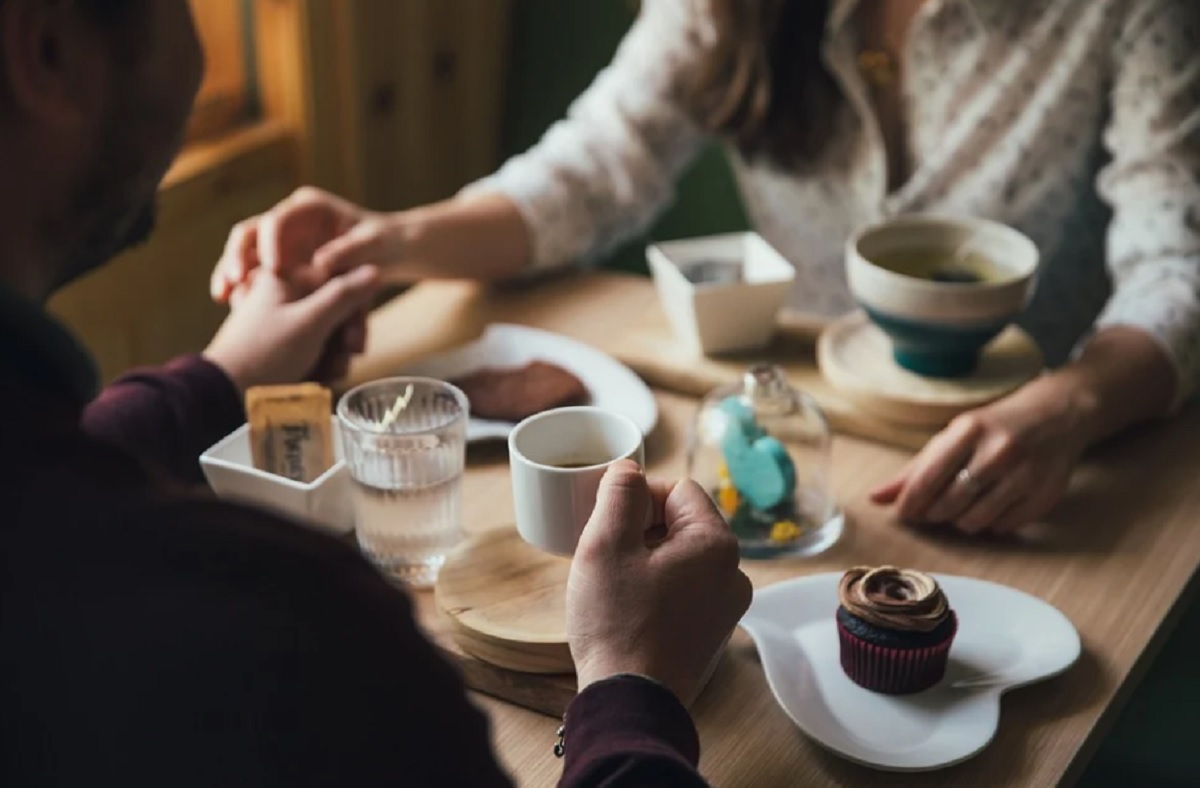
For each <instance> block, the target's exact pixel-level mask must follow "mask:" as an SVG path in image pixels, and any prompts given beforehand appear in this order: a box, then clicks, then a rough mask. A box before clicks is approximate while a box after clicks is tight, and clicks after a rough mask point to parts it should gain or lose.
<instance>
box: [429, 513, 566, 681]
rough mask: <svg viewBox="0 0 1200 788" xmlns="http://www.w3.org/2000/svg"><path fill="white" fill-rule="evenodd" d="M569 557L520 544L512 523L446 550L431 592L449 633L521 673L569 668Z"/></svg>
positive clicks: (488, 658) (467, 649)
mask: <svg viewBox="0 0 1200 788" xmlns="http://www.w3.org/2000/svg"><path fill="white" fill-rule="evenodd" d="M570 567H571V559H569V558H562V557H559V556H555V555H550V554H549V553H546V552H543V551H541V550H538V549H537V548H536V547H531V546H530V545H528V544H526V543H525V542H524V541H523V540H522V539H521V537H520V536H519V535H518V534H517V532H516V529H513V528H497V529H494V530H491V531H488V532H486V533H483V534H480V535H478V536H475V537H472V538H471V539H468V540H466V541H465V542H463V543H462V544H461V545H459V546H458V548H457V549H455V551H454V552H453V553H451V554H450V555H449V556H448V557H447V558H446V563H445V565H443V566H442V569H441V572H440V573H439V574H438V581H437V586H436V587H435V589H434V598H435V600H436V602H437V606H438V609H439V610H440V611H441V612H442V614H443V615H444V616H445V617H446V618H447V620H448V621H449V622H450V632H451V634H452V636H453V637H454V641H455V642H456V643H457V644H458V645H459V646H460V647H461V648H462V649H463V651H465V652H467V653H468V654H471V655H473V656H475V657H478V658H479V659H481V660H483V661H485V662H489V663H491V664H493V665H498V666H500V667H502V668H507V669H509V670H514V671H519V672H522V673H572V672H574V670H575V665H574V663H573V662H572V661H571V652H570V649H569V648H568V647H567V605H566V594H567V572H568V571H569V569H570Z"/></svg>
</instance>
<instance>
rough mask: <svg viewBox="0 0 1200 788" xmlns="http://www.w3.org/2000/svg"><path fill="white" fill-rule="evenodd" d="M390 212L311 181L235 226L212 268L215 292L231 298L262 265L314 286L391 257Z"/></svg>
mask: <svg viewBox="0 0 1200 788" xmlns="http://www.w3.org/2000/svg"><path fill="white" fill-rule="evenodd" d="M392 218H393V217H390V216H388V215H386V214H377V213H373V212H371V211H367V210H365V209H363V208H360V207H359V206H357V205H355V204H354V203H351V202H349V201H347V200H343V199H341V198H340V197H336V196H334V195H332V194H329V193H328V192H325V191H321V190H320V189H315V188H313V187H311V186H305V187H303V188H300V189H297V190H296V191H295V192H294V193H293V194H292V195H291V196H290V197H288V198H287V199H285V200H283V201H282V202H280V203H279V204H278V205H276V206H275V207H273V208H272V209H271V210H269V211H267V212H266V213H264V214H262V215H260V216H253V217H251V218H249V219H246V220H244V221H242V222H239V223H238V224H237V225H235V226H234V228H233V230H232V231H231V232H230V233H229V239H228V240H227V241H226V244H225V251H224V252H223V253H222V255H221V259H220V260H219V261H218V262H217V266H216V268H215V269H214V270H213V274H212V282H211V292H212V297H213V299H214V300H216V301H217V302H219V303H226V302H228V301H229V300H230V299H231V298H233V297H234V294H235V293H237V291H238V289H239V288H241V287H243V286H245V285H246V283H247V282H248V281H249V278H250V275H251V274H252V273H253V272H254V271H255V270H256V269H257V268H259V267H262V268H265V269H266V270H268V271H270V272H271V273H273V274H275V275H277V276H280V277H283V278H286V279H287V280H288V281H289V282H292V283H294V284H296V285H297V286H299V287H303V288H307V289H314V288H316V287H318V286H320V285H321V284H322V283H323V282H325V281H327V280H328V279H329V278H330V277H333V276H337V275H339V274H343V273H346V272H348V271H350V270H353V269H354V268H357V267H359V266H361V265H366V264H379V263H384V262H387V261H389V260H390V259H391V258H393V257H398V256H399V254H400V252H399V248H398V247H399V242H398V241H397V242H396V243H393V242H392V238H393V233H391V232H390V230H391V229H392V224H393V223H392V221H391V219H392ZM393 247H395V248H393Z"/></svg>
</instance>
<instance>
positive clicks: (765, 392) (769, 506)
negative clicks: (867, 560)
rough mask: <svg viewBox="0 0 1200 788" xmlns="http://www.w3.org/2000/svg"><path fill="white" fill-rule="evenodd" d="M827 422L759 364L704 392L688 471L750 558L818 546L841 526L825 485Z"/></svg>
mask: <svg viewBox="0 0 1200 788" xmlns="http://www.w3.org/2000/svg"><path fill="white" fill-rule="evenodd" d="M830 444H831V435H830V431H829V423H828V422H827V421H826V419H825V415H824V414H823V413H822V412H821V409H820V407H819V406H818V405H817V403H816V402H815V401H814V400H813V398H812V397H810V396H809V395H807V394H805V393H804V392H802V391H799V390H798V389H795V388H793V387H792V386H791V385H790V384H789V383H788V381H787V378H786V376H785V375H784V373H783V370H782V369H780V368H779V367H776V366H756V367H752V368H751V369H749V370H748V371H747V372H746V373H745V375H743V377H742V380H741V381H740V382H738V383H734V384H731V385H728V386H722V387H720V388H718V389H716V390H714V391H712V392H711V393H709V395H708V396H707V397H705V398H704V401H703V402H702V403H701V405H700V411H699V413H698V414H697V416H696V421H695V423H694V424H693V427H692V434H691V439H690V443H689V446H688V473H689V475H690V476H691V478H693V479H695V480H696V481H697V482H698V483H699V484H700V485H701V486H703V487H704V488H705V489H706V490H708V492H709V495H711V496H712V498H713V500H714V501H715V502H716V504H717V507H718V508H719V509H720V510H721V512H722V514H724V515H725V517H726V519H727V520H728V521H729V524H730V526H731V527H732V528H733V531H734V533H735V534H737V538H738V542H739V543H740V545H741V549H742V555H744V556H746V557H747V558H773V557H777V556H805V555H815V554H817V553H820V552H822V551H823V550H825V549H826V548H828V547H829V546H830V545H832V544H833V543H834V542H836V541H837V539H838V537H839V536H840V535H841V532H842V520H841V518H840V516H838V514H839V513H838V509H837V505H836V503H835V502H834V499H833V496H832V494H831V492H830V485H829V466H830Z"/></svg>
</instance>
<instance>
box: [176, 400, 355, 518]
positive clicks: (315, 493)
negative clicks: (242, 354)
mask: <svg viewBox="0 0 1200 788" xmlns="http://www.w3.org/2000/svg"><path fill="white" fill-rule="evenodd" d="M331 418H332V417H331ZM332 421H333V455H334V460H335V461H334V464H333V466H332V467H330V469H329V470H327V471H325V473H323V474H321V475H320V476H318V477H317V478H316V479H314V480H313V481H311V482H309V483H308V484H301V483H300V482H294V481H292V480H291V479H285V478H284V477H282V476H276V475H274V474H271V473H266V472H265V471H260V470H258V469H257V468H255V467H254V463H253V461H252V460H251V457H250V425H248V424H243V425H242V426H241V427H238V428H237V429H236V430H234V431H233V432H231V433H230V434H229V435H227V436H225V437H224V438H222V439H221V440H220V441H218V442H217V443H216V444H214V445H213V446H212V447H211V448H209V449H208V451H206V452H204V453H203V454H201V455H200V467H201V468H202V469H203V471H204V477H205V478H206V479H207V480H208V484H209V486H210V487H212V489H213V492H215V493H216V494H217V496H218V497H220V498H223V499H226V500H233V501H241V502H243V503H248V504H252V505H257V506H265V507H267V508H271V509H275V510H276V511H278V512H280V513H281V514H283V515H285V516H288V517H291V518H293V519H296V520H297V521H299V522H301V523H304V524H307V525H311V526H312V527H314V528H316V529H317V530H319V531H325V532H328V533H332V534H337V535H341V534H347V533H350V532H351V531H353V530H354V508H353V504H352V503H351V500H350V472H349V470H348V469H347V468H346V463H345V462H343V460H342V436H341V430H340V429H339V427H338V423H337V419H336V418H333V419H332Z"/></svg>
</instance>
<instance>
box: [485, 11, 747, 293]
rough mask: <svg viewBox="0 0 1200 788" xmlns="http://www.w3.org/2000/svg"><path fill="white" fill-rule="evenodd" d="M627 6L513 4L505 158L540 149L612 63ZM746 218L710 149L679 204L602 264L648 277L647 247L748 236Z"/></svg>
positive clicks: (682, 188)
mask: <svg viewBox="0 0 1200 788" xmlns="http://www.w3.org/2000/svg"><path fill="white" fill-rule="evenodd" d="M634 5H635V4H634V3H633V2H630V0H516V3H515V5H514V8H515V15H514V22H513V48H512V63H511V72H510V76H509V84H508V95H507V98H506V101H507V104H508V106H507V109H506V112H505V128H504V151H505V153H506V154H513V153H518V152H520V151H523V150H525V149H526V148H528V147H529V146H530V145H532V144H534V143H535V142H537V140H538V139H539V138H540V137H541V135H542V133H543V132H544V131H545V130H546V129H547V128H548V127H549V126H550V124H551V123H553V122H554V121H556V120H558V119H559V118H561V117H562V116H563V114H564V113H565V112H566V109H567V107H568V106H569V105H570V103H571V101H572V100H573V99H574V98H575V97H576V96H578V95H579V94H580V93H581V92H582V91H583V90H584V89H585V88H586V87H587V86H588V84H590V83H591V81H592V78H593V77H595V75H596V73H597V72H599V71H600V69H601V68H603V67H604V66H605V65H606V64H607V63H608V62H609V60H610V59H611V58H612V55H613V53H614V52H615V51H616V48H617V44H618V43H619V42H620V40H621V36H622V35H624V33H625V31H626V29H627V28H628V27H629V24H630V22H632V21H633V18H634V15H635V11H634ZM746 226H747V222H746V218H745V215H744V212H743V210H742V206H741V201H740V200H739V199H738V195H737V190H736V188H735V186H734V183H733V177H732V175H731V173H730V171H729V166H728V164H727V163H726V160H725V157H724V155H723V154H722V152H721V151H720V150H719V149H718V148H717V147H716V146H712V147H710V148H709V149H708V150H707V151H705V153H704V154H703V155H702V156H701V157H700V159H699V160H698V161H697V162H696V163H695V164H694V165H693V166H692V168H691V169H690V170H689V171H688V173H687V174H686V176H685V177H684V178H683V180H682V181H681V182H680V184H679V189H678V194H677V200H676V203H675V205H673V206H672V207H671V208H670V209H669V210H668V211H667V212H666V213H665V214H664V215H663V216H662V217H661V218H660V219H659V221H658V222H657V223H655V225H654V226H653V227H652V228H651V229H650V231H649V232H648V233H647V235H646V236H645V237H643V238H639V239H635V240H633V241H631V242H630V243H629V244H627V245H626V246H625V247H624V248H622V249H620V250H618V251H617V252H615V253H614V254H613V256H612V258H611V259H610V260H608V261H607V263H606V264H607V265H609V266H612V267H615V268H620V269H623V270H632V271H643V272H644V271H645V267H646V265H645V254H644V247H645V245H646V242H647V241H660V240H668V239H672V238H682V237H686V236H694V235H705V234H709V233H716V232H727V231H732V230H741V229H745V228H746Z"/></svg>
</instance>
